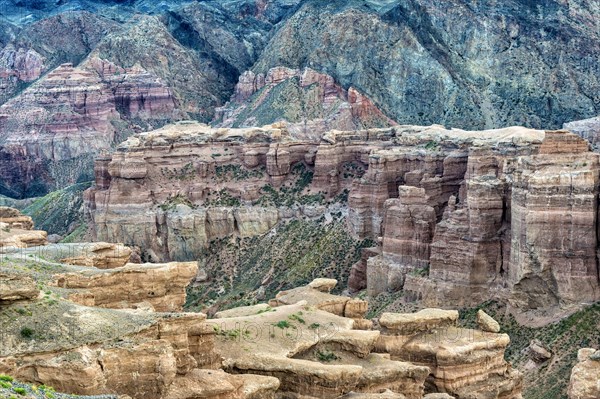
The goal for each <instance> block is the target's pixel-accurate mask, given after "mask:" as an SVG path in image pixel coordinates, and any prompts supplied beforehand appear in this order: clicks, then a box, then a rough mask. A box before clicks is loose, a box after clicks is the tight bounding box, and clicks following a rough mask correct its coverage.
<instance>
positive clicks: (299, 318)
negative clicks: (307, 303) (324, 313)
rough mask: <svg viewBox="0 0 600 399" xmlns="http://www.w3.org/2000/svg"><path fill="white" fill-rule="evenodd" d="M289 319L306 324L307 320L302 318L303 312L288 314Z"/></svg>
mask: <svg viewBox="0 0 600 399" xmlns="http://www.w3.org/2000/svg"><path fill="white" fill-rule="evenodd" d="M288 319H290V320H292V321H297V322H298V323H300V324H306V321H304V319H303V318H302V312H298V313H294V314H291V315H289V316H288Z"/></svg>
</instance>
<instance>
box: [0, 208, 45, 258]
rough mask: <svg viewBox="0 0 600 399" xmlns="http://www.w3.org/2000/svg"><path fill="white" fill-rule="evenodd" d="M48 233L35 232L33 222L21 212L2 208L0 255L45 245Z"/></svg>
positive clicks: (0, 212)
mask: <svg viewBox="0 0 600 399" xmlns="http://www.w3.org/2000/svg"><path fill="white" fill-rule="evenodd" d="M47 238H48V233H46V232H45V231H42V230H33V220H32V219H31V218H30V217H29V216H25V215H23V214H22V213H21V212H20V211H19V210H17V209H14V208H9V207H4V206H2V207H0V254H2V253H4V252H7V251H14V250H15V249H16V248H28V247H34V246H39V245H45V244H47V243H48V241H47Z"/></svg>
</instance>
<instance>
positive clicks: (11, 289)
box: [0, 273, 40, 304]
mask: <svg viewBox="0 0 600 399" xmlns="http://www.w3.org/2000/svg"><path fill="white" fill-rule="evenodd" d="M39 293H40V290H39V289H38V288H37V286H36V285H35V281H33V279H32V278H30V277H28V276H20V275H16V274H7V273H6V274H5V273H1V274H0V304H3V303H7V302H12V301H20V300H31V299H33V298H36V297H37V296H38V295H39Z"/></svg>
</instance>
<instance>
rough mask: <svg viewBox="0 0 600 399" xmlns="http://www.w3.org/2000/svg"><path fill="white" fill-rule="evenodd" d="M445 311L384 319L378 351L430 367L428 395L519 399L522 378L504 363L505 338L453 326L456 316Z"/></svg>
mask: <svg viewBox="0 0 600 399" xmlns="http://www.w3.org/2000/svg"><path fill="white" fill-rule="evenodd" d="M443 312H444V311H441V310H437V309H427V310H424V311H421V312H419V313H415V314H384V315H382V317H381V319H380V324H381V325H382V327H385V328H384V329H383V330H382V335H381V337H380V338H379V341H378V343H377V345H376V348H377V349H376V350H377V351H378V352H384V353H385V352H387V353H389V354H390V355H391V358H392V359H397V360H403V361H410V362H412V363H415V364H421V365H424V366H427V367H429V368H430V370H431V379H430V380H429V381H428V383H430V384H431V385H428V390H429V392H440V393H447V394H449V395H451V396H455V397H457V398H479V397H486V398H487V397H490V398H515V399H517V398H520V397H521V396H520V395H521V390H522V380H523V376H522V375H521V374H520V373H519V372H518V371H516V370H512V368H511V366H510V364H508V363H507V362H506V361H505V360H504V351H505V349H506V347H507V346H508V344H509V342H510V339H509V337H508V335H506V334H493V333H486V332H481V331H477V330H467V329H462V328H457V327H455V326H453V324H455V323H456V318H457V317H458V314H455V315H451V313H452V312H449V313H448V315H447V316H444V315H443ZM456 313H457V312H456ZM442 397H444V396H442Z"/></svg>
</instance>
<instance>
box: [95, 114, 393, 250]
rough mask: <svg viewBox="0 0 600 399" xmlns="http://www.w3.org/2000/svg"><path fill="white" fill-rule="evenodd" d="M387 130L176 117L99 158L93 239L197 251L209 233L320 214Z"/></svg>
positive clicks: (263, 228) (387, 142)
mask: <svg viewBox="0 0 600 399" xmlns="http://www.w3.org/2000/svg"><path fill="white" fill-rule="evenodd" d="M392 136H393V131H391V130H387V129H381V130H374V131H359V132H355V133H351V132H348V133H341V132H340V133H339V134H335V133H333V134H330V135H328V136H326V138H325V139H326V140H327V141H324V142H320V141H296V140H292V139H291V137H290V134H289V132H288V131H287V129H286V126H285V125H273V126H267V127H265V128H248V129H211V128H208V127H207V126H204V125H200V124H196V123H188V122H185V123H180V124H176V125H172V126H169V127H166V128H164V129H160V130H157V131H154V132H149V133H147V134H141V135H139V136H136V137H134V138H131V139H130V140H128V141H126V142H125V143H123V144H122V145H121V146H120V147H119V149H118V150H117V151H116V152H115V153H114V154H112V155H110V156H105V157H100V158H98V159H97V161H96V168H95V171H96V172H95V174H96V186H95V187H94V188H92V189H91V190H89V191H88V192H86V206H87V209H88V210H89V215H90V218H91V220H92V228H93V230H94V233H95V235H96V238H97V239H98V240H102V241H109V242H125V243H127V244H131V245H137V246H140V247H141V248H143V249H144V250H145V251H146V254H147V255H148V256H149V258H150V259H157V260H159V259H160V260H168V259H174V260H185V259H195V257H197V256H198V254H199V253H200V252H201V251H202V249H203V248H204V247H205V246H206V245H207V243H208V242H210V241H211V240H213V239H216V238H223V237H228V236H232V235H235V236H239V237H251V236H255V235H260V234H264V233H266V232H267V231H269V230H270V229H271V228H272V227H274V226H275V225H276V224H277V223H278V222H279V221H280V220H284V219H289V218H294V217H297V216H307V217H319V216H321V215H322V214H323V213H324V212H325V211H326V207H327V203H326V201H327V200H328V199H332V198H334V197H336V196H338V195H339V194H341V193H343V192H344V190H349V189H350V188H351V185H352V181H353V179H354V178H355V177H358V176H360V175H362V173H364V167H365V163H366V162H367V158H368V154H369V152H370V151H371V150H372V149H374V148H378V147H385V146H391V145H392V144H393V143H392V141H391V137H392Z"/></svg>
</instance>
